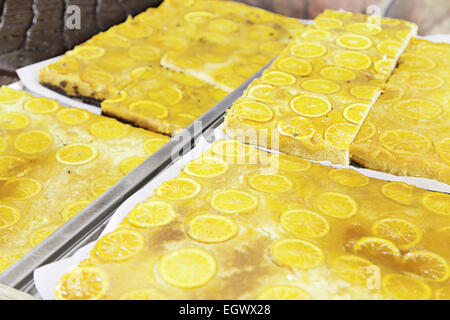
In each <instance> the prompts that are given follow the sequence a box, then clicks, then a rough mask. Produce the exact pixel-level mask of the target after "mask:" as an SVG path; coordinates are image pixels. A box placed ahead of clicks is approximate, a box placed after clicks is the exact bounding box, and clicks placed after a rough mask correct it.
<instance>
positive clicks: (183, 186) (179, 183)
mask: <svg viewBox="0 0 450 320" xmlns="http://www.w3.org/2000/svg"><path fill="white" fill-rule="evenodd" d="M201 189H202V187H201V185H200V184H199V183H198V182H197V181H195V180H192V179H188V178H176V179H172V180H168V181H165V182H163V183H162V184H161V185H160V186H159V188H158V189H157V190H156V194H157V195H158V196H160V197H162V198H165V199H169V200H186V199H190V198H193V197H195V196H196V195H197V194H198V193H199V192H200V190H201Z"/></svg>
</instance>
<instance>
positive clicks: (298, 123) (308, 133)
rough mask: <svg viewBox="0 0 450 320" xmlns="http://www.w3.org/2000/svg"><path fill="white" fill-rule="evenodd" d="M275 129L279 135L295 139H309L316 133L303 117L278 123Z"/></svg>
mask: <svg viewBox="0 0 450 320" xmlns="http://www.w3.org/2000/svg"><path fill="white" fill-rule="evenodd" d="M277 128H278V131H279V132H280V133H281V134H283V135H285V136H289V137H293V138H296V139H305V138H306V139H309V138H311V137H312V136H313V135H314V133H315V132H316V129H315V128H314V126H313V124H312V123H311V122H310V121H309V120H308V119H306V118H304V117H295V118H291V119H287V120H281V121H278V125H277Z"/></svg>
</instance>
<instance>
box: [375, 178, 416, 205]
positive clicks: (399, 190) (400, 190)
mask: <svg viewBox="0 0 450 320" xmlns="http://www.w3.org/2000/svg"><path fill="white" fill-rule="evenodd" d="M413 192H414V187H413V186H411V185H409V184H406V183H404V182H397V181H393V182H388V183H386V184H384V185H383V186H382V187H381V193H382V194H383V195H384V196H385V197H386V198H388V199H391V200H393V201H395V202H398V203H401V204H404V205H410V204H411V203H412V201H413V197H414V193H413Z"/></svg>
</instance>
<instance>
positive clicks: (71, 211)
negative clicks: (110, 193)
mask: <svg viewBox="0 0 450 320" xmlns="http://www.w3.org/2000/svg"><path fill="white" fill-rule="evenodd" d="M89 203H91V201H88V200H82V201H77V202H74V203H72V204H71V205H69V206H67V207H66V208H64V210H63V212H62V216H63V218H64V220H65V221H67V220H70V219H72V218H73V217H74V216H75V215H76V214H77V213H79V212H80V211H81V210H83V209H84V208H86V207H87V206H88V204H89Z"/></svg>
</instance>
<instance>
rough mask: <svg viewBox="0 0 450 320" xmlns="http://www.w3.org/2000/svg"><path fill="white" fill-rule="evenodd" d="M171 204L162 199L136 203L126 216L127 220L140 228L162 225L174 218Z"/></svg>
mask: <svg viewBox="0 0 450 320" xmlns="http://www.w3.org/2000/svg"><path fill="white" fill-rule="evenodd" d="M175 215H176V213H175V211H173V209H172V206H171V205H170V204H168V203H166V202H163V201H148V202H143V203H141V204H138V205H137V206H136V208H134V209H133V210H132V211H131V212H130V214H129V215H128V216H127V220H128V222H130V223H131V224H132V225H134V226H137V227H142V228H149V227H158V226H164V225H166V224H168V223H170V222H171V221H173V219H174V218H175Z"/></svg>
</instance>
